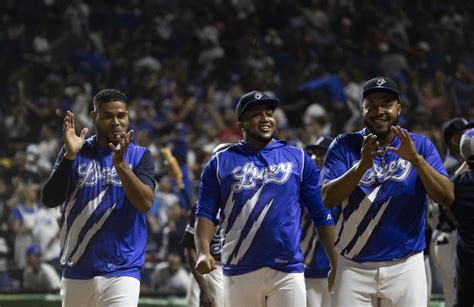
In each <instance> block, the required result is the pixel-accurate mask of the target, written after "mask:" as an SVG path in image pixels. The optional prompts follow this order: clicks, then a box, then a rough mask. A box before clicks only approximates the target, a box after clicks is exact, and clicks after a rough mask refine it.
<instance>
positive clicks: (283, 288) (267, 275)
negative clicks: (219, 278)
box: [224, 268, 306, 307]
mask: <svg viewBox="0 0 474 307" xmlns="http://www.w3.org/2000/svg"><path fill="white" fill-rule="evenodd" d="M224 293H225V297H224V306H225V307H249V306H252V307H288V306H306V288H305V283H304V274H303V273H284V272H280V271H276V270H273V269H271V268H261V269H258V270H256V271H253V272H250V273H246V274H241V275H236V276H224Z"/></svg>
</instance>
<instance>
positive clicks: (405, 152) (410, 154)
mask: <svg viewBox="0 0 474 307" xmlns="http://www.w3.org/2000/svg"><path fill="white" fill-rule="evenodd" d="M390 129H391V130H392V132H393V133H394V134H395V136H396V137H397V138H399V139H400V147H399V148H396V147H392V146H389V147H387V150H390V151H392V152H394V153H396V154H397V155H399V156H400V158H402V159H404V160H407V161H409V162H410V163H412V164H413V163H414V162H415V161H417V160H419V157H420V155H419V154H418V152H417V151H416V146H415V143H414V142H413V140H412V139H411V137H410V134H409V133H408V131H407V130H406V129H403V128H401V127H400V126H392V127H391V128H390Z"/></svg>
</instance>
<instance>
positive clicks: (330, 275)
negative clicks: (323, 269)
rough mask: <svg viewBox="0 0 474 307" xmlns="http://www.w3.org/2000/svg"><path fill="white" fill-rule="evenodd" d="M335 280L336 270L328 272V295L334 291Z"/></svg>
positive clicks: (332, 269)
mask: <svg viewBox="0 0 474 307" xmlns="http://www.w3.org/2000/svg"><path fill="white" fill-rule="evenodd" d="M335 280H336V269H335V268H332V267H331V269H330V270H329V273H328V290H329V293H332V291H333V289H334V281H335Z"/></svg>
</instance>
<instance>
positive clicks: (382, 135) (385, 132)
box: [364, 116, 398, 139]
mask: <svg viewBox="0 0 474 307" xmlns="http://www.w3.org/2000/svg"><path fill="white" fill-rule="evenodd" d="M364 124H365V126H366V127H367V129H368V130H369V132H370V133H373V134H375V135H376V136H377V138H380V139H384V138H386V137H387V136H388V135H389V134H390V132H391V130H390V128H391V127H393V126H396V125H398V116H397V117H396V118H394V119H393V120H392V122H390V123H389V125H388V128H387V129H385V130H381V129H376V128H375V127H374V126H372V125H371V124H370V122H369V121H368V120H367V119H366V118H364Z"/></svg>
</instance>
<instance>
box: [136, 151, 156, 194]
mask: <svg viewBox="0 0 474 307" xmlns="http://www.w3.org/2000/svg"><path fill="white" fill-rule="evenodd" d="M134 173H135V175H136V176H137V177H138V179H140V181H141V182H143V183H144V184H146V185H148V186H150V187H151V189H152V190H153V191H154V190H155V186H156V183H155V179H154V178H155V164H154V163H153V158H152V157H151V152H150V151H149V150H148V149H147V150H146V151H145V152H144V153H143V156H142V158H141V160H140V162H139V163H138V165H137V167H136V168H135V171H134Z"/></svg>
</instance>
